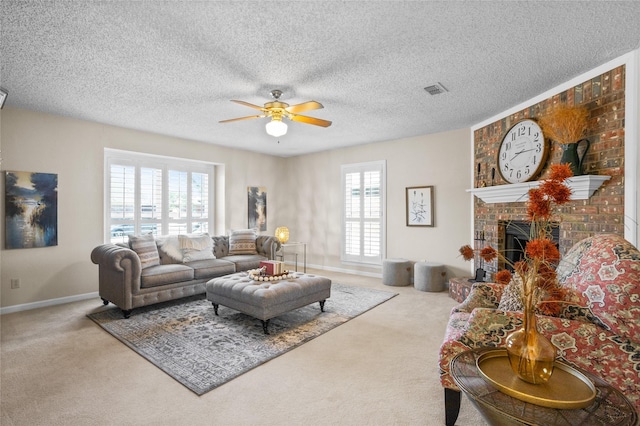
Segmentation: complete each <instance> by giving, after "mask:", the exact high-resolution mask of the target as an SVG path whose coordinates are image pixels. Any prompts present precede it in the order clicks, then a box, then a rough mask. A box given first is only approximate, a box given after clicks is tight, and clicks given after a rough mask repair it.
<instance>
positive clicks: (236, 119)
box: [218, 114, 266, 123]
mask: <svg viewBox="0 0 640 426" xmlns="http://www.w3.org/2000/svg"><path fill="white" fill-rule="evenodd" d="M263 117H266V115H264V114H260V115H250V116H248V117H239V118H231V119H229V120H222V121H219V122H218V123H231V122H232V121H241V120H251V119H252V118H263Z"/></svg>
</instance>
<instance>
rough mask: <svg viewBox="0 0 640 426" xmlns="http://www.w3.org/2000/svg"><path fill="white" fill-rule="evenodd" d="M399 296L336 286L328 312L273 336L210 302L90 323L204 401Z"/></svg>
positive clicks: (291, 321) (105, 313)
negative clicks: (217, 390) (237, 379)
mask: <svg viewBox="0 0 640 426" xmlns="http://www.w3.org/2000/svg"><path fill="white" fill-rule="evenodd" d="M396 295H397V293H389V292H386V291H379V290H374V289H368V288H361V287H352V286H346V285H342V284H337V283H334V284H332V286H331V297H330V298H329V299H327V302H326V304H325V306H324V312H321V311H320V306H319V304H318V303H314V304H311V305H308V306H305V307H304V308H300V309H296V310H294V311H291V312H289V313H287V314H283V315H281V316H279V317H276V318H272V319H271V321H270V322H269V333H270V334H269V335H266V334H264V332H263V330H262V323H261V322H260V320H257V319H255V318H253V317H250V316H248V315H245V314H243V313H240V312H238V311H235V310H233V309H231V308H227V307H225V306H222V305H221V306H220V308H219V310H218V314H219V316H215V314H214V312H213V306H212V305H211V302H209V301H207V300H206V299H205V298H204V295H199V296H193V297H190V298H185V299H181V300H179V301H173V302H166V303H160V304H157V305H152V306H147V307H143V308H138V309H135V310H134V311H133V313H132V315H131V317H130V318H129V319H124V318H123V317H122V312H121V311H120V309H118V308H115V307H112V308H105V309H104V310H101V311H99V312H95V313H91V314H88V315H87V316H88V317H89V318H91V319H92V320H93V321H95V322H96V323H97V324H98V325H99V326H100V327H102V328H103V329H104V330H106V331H107V332H109V333H110V334H111V335H113V336H114V337H115V338H117V339H118V340H120V341H121V342H122V343H124V344H125V345H127V346H129V347H130V348H131V349H133V350H134V351H136V352H137V353H138V354H140V355H141V356H143V357H144V358H146V359H147V360H148V361H150V362H151V363H153V364H154V365H155V366H156V367H158V368H160V369H161V370H162V371H164V372H165V373H167V374H168V375H169V376H171V377H173V378H174V379H176V380H177V381H178V382H180V383H182V384H183V385H184V386H186V387H187V388H189V389H190V390H192V391H193V392H195V393H196V394H198V395H202V394H204V393H206V392H208V391H210V390H212V389H215V388H216V387H218V386H220V385H222V384H224V383H225V382H227V381H229V380H231V379H233V378H235V377H238V376H239V375H241V374H243V373H245V372H247V371H249V370H251V369H253V368H255V367H257V366H259V365H260V364H263V363H265V362H267V361H269V360H270V359H273V358H275V357H277V356H279V355H282V354H283V353H285V352H288V351H290V350H291V349H294V348H296V347H297V346H300V345H302V344H303V343H305V342H308V341H309V340H311V339H314V338H316V337H318V336H320V335H321V334H323V333H326V332H327V331H329V330H331V329H333V328H335V327H337V326H339V325H341V324H344V323H345V322H347V321H349V320H350V319H352V318H355V317H357V316H358V315H360V314H362V313H364V312H366V311H368V310H370V309H372V308H374V307H376V306H378V305H379V304H381V303H384V302H386V301H387V300H389V299H391V298H392V297H394V296H396Z"/></svg>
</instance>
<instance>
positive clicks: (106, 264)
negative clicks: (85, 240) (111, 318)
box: [91, 244, 142, 310]
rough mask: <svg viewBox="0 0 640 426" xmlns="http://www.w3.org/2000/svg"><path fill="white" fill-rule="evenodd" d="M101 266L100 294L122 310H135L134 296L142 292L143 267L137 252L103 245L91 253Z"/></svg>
mask: <svg viewBox="0 0 640 426" xmlns="http://www.w3.org/2000/svg"><path fill="white" fill-rule="evenodd" d="M91 261H92V262H93V263H95V264H96V265H98V266H99V272H98V273H99V276H98V284H99V294H100V297H101V298H103V299H104V300H107V301H109V302H111V303H113V304H115V305H117V306H118V307H119V308H120V309H123V310H129V309H133V305H132V295H133V294H134V293H135V292H137V291H139V290H140V274H141V272H142V267H141V264H140V258H139V257H138V255H137V254H136V252H135V251H133V250H130V249H128V248H125V247H121V246H117V245H115V244H102V245H100V246H98V247H96V248H94V249H93V251H92V252H91Z"/></svg>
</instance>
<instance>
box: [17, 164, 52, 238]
mask: <svg viewBox="0 0 640 426" xmlns="http://www.w3.org/2000/svg"><path fill="white" fill-rule="evenodd" d="M4 194H5V195H4V196H5V200H4V205H5V215H4V217H5V236H6V238H5V248H6V249H19V248H34V247H49V246H57V245H58V175H57V174H52V173H32V172H5V192H4Z"/></svg>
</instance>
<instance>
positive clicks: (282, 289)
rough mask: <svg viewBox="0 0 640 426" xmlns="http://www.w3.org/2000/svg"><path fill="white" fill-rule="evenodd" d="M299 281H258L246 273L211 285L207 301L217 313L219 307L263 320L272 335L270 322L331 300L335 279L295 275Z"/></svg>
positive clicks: (211, 282)
mask: <svg viewBox="0 0 640 426" xmlns="http://www.w3.org/2000/svg"><path fill="white" fill-rule="evenodd" d="M294 276H295V278H291V279H287V280H281V281H273V282H258V281H253V280H251V279H250V278H249V274H247V273H246V272H239V273H236V274H231V275H226V276H224V277H219V278H214V279H212V280H210V281H209V282H207V300H209V301H210V302H211V303H213V309H214V311H215V314H216V315H218V305H223V306H227V307H229V308H232V309H235V310H237V311H240V312H242V313H244V314H247V315H251V316H252V317H254V318H258V319H259V320H261V321H262V328H263V330H264V333H265V334H269V330H268V327H269V319H271V318H273V317H277V316H278V315H281V314H284V313H285V312H289V311H292V310H294V309H298V308H301V307H303V306H306V305H308V304H310V303H314V302H320V310H321V311H322V312H324V302H325V300H326V299H328V298H329V297H331V280H330V279H329V278H326V277H321V276H318V275H311V274H300V273H296V274H294Z"/></svg>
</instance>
